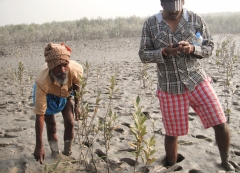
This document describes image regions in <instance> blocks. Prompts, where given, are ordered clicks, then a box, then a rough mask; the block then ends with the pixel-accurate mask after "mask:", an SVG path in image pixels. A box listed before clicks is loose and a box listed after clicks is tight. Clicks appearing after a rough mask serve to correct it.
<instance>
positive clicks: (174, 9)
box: [161, 0, 184, 19]
mask: <svg viewBox="0 0 240 173" xmlns="http://www.w3.org/2000/svg"><path fill="white" fill-rule="evenodd" d="M183 5H184V0H161V6H162V8H163V11H164V12H165V14H166V15H167V17H168V18H169V19H177V18H178V17H179V16H180V15H181V12H182V9H183Z"/></svg>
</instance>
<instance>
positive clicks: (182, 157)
mask: <svg viewBox="0 0 240 173" xmlns="http://www.w3.org/2000/svg"><path fill="white" fill-rule="evenodd" d="M184 159H185V157H184V156H183V155H181V154H178V155H177V163H179V162H182V161H183V160H184ZM160 165H162V166H164V167H169V165H168V163H167V160H166V157H165V158H164V159H163V160H162V161H161V163H160ZM173 166H174V165H173Z"/></svg>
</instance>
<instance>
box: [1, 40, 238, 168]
mask: <svg viewBox="0 0 240 173" xmlns="http://www.w3.org/2000/svg"><path fill="white" fill-rule="evenodd" d="M214 39H215V40H216V43H217V41H219V40H220V39H222V36H214ZM139 41H140V40H139V38H126V39H105V40H79V41H74V42H66V43H65V44H66V45H69V47H71V48H72V49H73V53H72V57H71V58H72V59H73V60H76V61H77V62H79V63H81V64H84V63H85V62H86V61H88V62H89V64H90V69H89V78H88V85H87V91H88V93H87V94H86V95H85V98H84V99H85V101H87V102H88V103H89V107H91V108H92V109H93V107H94V105H95V100H96V92H97V91H102V95H101V98H102V101H101V102H100V108H99V110H98V113H97V117H96V119H99V118H101V117H103V116H104V115H105V114H106V108H107V103H108V101H109V99H108V98H107V96H108V95H107V90H106V88H107V87H108V86H109V76H112V75H114V74H115V76H116V79H117V81H118V85H117V88H119V89H120V91H119V92H117V93H116V94H115V97H114V99H113V102H112V108H113V110H114V111H115V112H116V113H117V114H118V115H119V118H118V119H117V126H118V127H119V128H118V130H117V131H114V132H113V137H112V139H111V145H110V149H109V159H110V165H111V166H110V167H111V169H112V172H119V173H120V172H121V173H122V172H126V173H128V172H133V165H134V163H135V162H134V155H133V154H132V153H131V151H132V149H133V148H132V147H131V146H130V145H129V142H134V135H133V134H132V133H131V131H130V129H129V125H131V124H133V123H134V122H133V119H132V112H133V111H134V106H133V102H134V100H135V99H136V97H137V96H138V95H139V96H140V98H141V102H140V104H141V105H142V106H143V111H144V112H145V114H146V115H148V120H147V121H146V125H147V132H148V133H147V135H146V139H148V138H150V137H151V136H152V135H155V139H156V140H157V142H156V145H155V148H156V149H157V152H156V153H155V154H154V156H155V157H157V160H156V161H155V162H154V163H153V164H151V165H150V166H149V167H148V171H149V172H161V173H163V172H184V173H186V172H189V173H193V172H203V173H215V172H224V171H223V168H222V167H221V166H220V156H219V153H218V149H217V146H216V142H215V137H214V131H213V129H212V128H210V129H204V128H203V126H202V125H201V122H200V119H199V118H198V116H197V115H196V114H195V113H194V112H193V111H192V110H191V109H190V110H189V134H188V135H186V136H183V137H179V150H178V153H179V157H178V158H179V160H178V163H177V164H176V165H175V166H173V167H170V168H168V167H166V166H165V164H164V157H165V151H164V144H163V143H164V134H165V131H164V128H163V124H162V122H161V113H160V110H159V103H158V99H157V98H156V96H155V91H156V82H157V81H156V68H155V64H149V65H147V66H146V68H147V74H148V75H147V77H148V79H147V80H146V87H145V88H144V87H143V80H142V79H141V71H142V69H143V64H142V63H141V61H140V59H139V57H138V54H137V53H138V48H139ZM46 45H47V43H33V44H28V45H9V46H0V51H1V54H0V61H1V63H0V68H1V71H0V74H1V77H0V86H1V88H0V98H1V99H0V109H1V111H0V172H1V173H8V172H11V173H23V172H25V173H30V172H44V167H46V165H47V164H53V163H57V161H58V160H57V159H56V158H53V157H52V156H51V152H50V148H49V146H48V143H47V138H46V130H45V129H44V134H43V137H44V147H45V151H46V159H45V161H44V164H43V165H40V164H39V163H38V162H36V161H35V160H34V157H33V152H34V147H35V129H34V126H35V115H34V114H33V111H32V109H33V104H32V97H31V94H32V84H33V81H34V79H35V77H36V74H37V72H38V68H39V67H40V66H41V65H42V64H43V63H44V56H43V50H44V48H45V46H46ZM20 61H21V62H22V63H23V66H24V74H23V79H22V83H21V82H20V81H19V78H18V76H17V75H18V74H19V73H18V67H19V62H20ZM202 63H203V64H204V68H205V69H206V71H207V73H208V74H209V75H210V76H212V77H213V78H214V83H213V86H214V88H215V90H216V92H217V94H218V95H219V98H220V100H221V101H223V97H221V95H222V94H223V92H222V85H223V84H222V83H223V80H222V76H223V74H221V73H219V71H218V68H217V66H216V65H215V62H214V59H213V58H212V59H207V60H202ZM239 64H240V61H238V62H237V63H236V66H237V68H238V69H239ZM239 75H240V71H239V70H237V71H236V72H235V76H234V84H235V85H236V86H237V87H238V88H236V89H237V90H236V92H235V95H234V97H233V106H232V108H231V110H232V113H231V117H230V124H229V128H230V130H231V145H230V160H231V161H232V163H233V164H234V166H235V167H236V168H237V167H240V138H239V136H240V118H239V115H240V101H239V98H240V88H239V85H240V78H239ZM90 113H91V114H92V112H90ZM56 119H57V133H58V138H59V146H60V149H61V150H63V130H64V128H63V120H62V116H61V114H57V115H56ZM154 120H156V121H155V122H154ZM153 122H154V123H153ZM78 126H79V124H78V123H76V124H75V131H76V132H77V129H78ZM119 129H120V130H119ZM78 146H79V145H78V140H77V139H76V140H75V142H74V145H73V156H72V157H73V158H74V159H76V160H77V159H78V158H79V147H78ZM93 150H94V152H95V154H94V155H95V158H96V159H97V162H96V164H97V168H98V172H102V173H105V172H107V171H106V163H105V162H104V161H103V160H101V159H100V157H98V156H100V155H101V153H105V148H104V139H103V135H102V131H100V132H99V135H98V136H97V137H96V139H95V140H94V144H93ZM70 160H72V158H69V160H65V161H61V162H60V163H59V165H58V166H57V168H56V169H55V172H86V170H84V167H83V166H82V165H79V164H78V163H73V162H71V161H70ZM50 166H51V165H50ZM143 166H144V164H143V163H142V161H141V159H139V163H138V165H137V170H138V171H139V170H142V169H143ZM91 170H93V169H91ZM49 172H51V171H49ZM90 172H91V171H90ZM92 172H94V171H92Z"/></svg>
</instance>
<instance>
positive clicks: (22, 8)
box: [0, 0, 240, 26]
mask: <svg viewBox="0 0 240 173" xmlns="http://www.w3.org/2000/svg"><path fill="white" fill-rule="evenodd" d="M238 2H239V0H185V5H184V8H187V9H189V10H192V11H194V12H197V13H199V14H203V13H215V12H236V11H238V12H239V11H240V8H239V6H238ZM161 9H162V8H161V6H160V0H0V26H5V25H9V24H14V25H16V24H31V23H36V24H42V23H46V22H52V21H56V22H58V21H73V20H79V19H81V18H83V17H87V18H88V19H93V18H98V17H101V18H116V17H129V16H133V15H135V16H140V17H147V16H150V15H153V14H155V13H157V12H158V11H159V10H161Z"/></svg>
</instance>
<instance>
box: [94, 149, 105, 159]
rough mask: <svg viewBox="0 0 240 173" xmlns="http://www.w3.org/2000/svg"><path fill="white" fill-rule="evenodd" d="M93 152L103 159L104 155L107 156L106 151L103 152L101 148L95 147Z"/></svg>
mask: <svg viewBox="0 0 240 173" xmlns="http://www.w3.org/2000/svg"><path fill="white" fill-rule="evenodd" d="M94 153H95V154H97V155H98V157H100V158H101V159H103V160H105V159H106V156H107V155H106V153H104V152H103V151H102V150H100V149H96V150H95V152H94Z"/></svg>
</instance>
